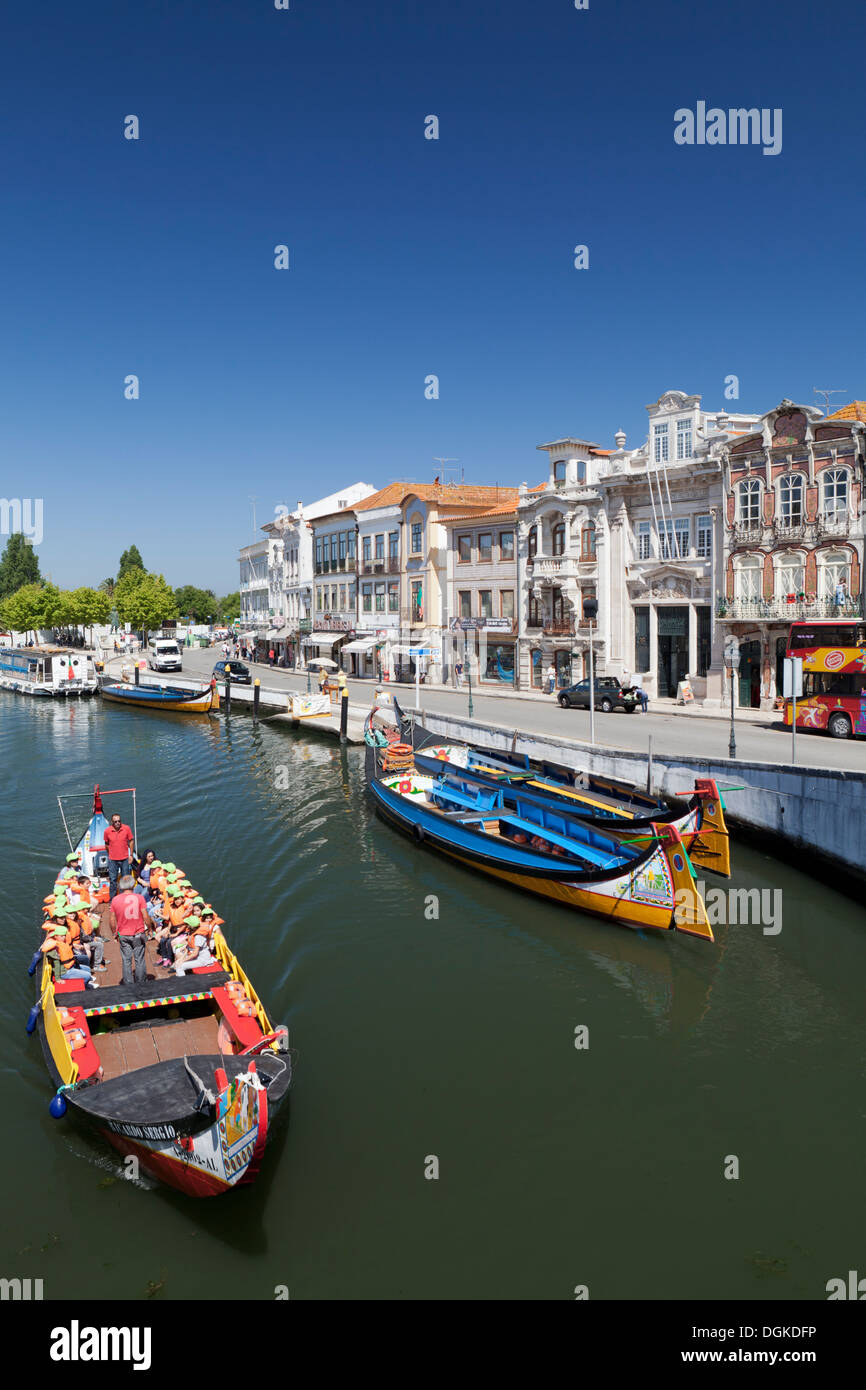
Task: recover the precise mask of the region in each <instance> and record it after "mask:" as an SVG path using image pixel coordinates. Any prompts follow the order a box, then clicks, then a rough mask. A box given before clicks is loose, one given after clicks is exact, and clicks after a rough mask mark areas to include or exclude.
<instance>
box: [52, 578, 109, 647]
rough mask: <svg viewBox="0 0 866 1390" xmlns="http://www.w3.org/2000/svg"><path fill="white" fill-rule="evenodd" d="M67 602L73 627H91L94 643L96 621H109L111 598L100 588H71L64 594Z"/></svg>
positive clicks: (91, 639) (68, 619)
mask: <svg viewBox="0 0 866 1390" xmlns="http://www.w3.org/2000/svg"><path fill="white" fill-rule="evenodd" d="M63 597H64V599H65V600H66V603H67V615H68V616H67V618H66V621H67V622H68V623H69V624H70V626H72V627H87V628H90V642H91V646H92V645H93V628H94V625H95V624H96V623H107V622H108V618H109V614H110V613H111V599H110V598H109V596H108V594H106V593H102V592H101V591H100V590H99V589H88V588H81V589H71V590H69V591H68V592H67V593H65V594H64V595H63Z"/></svg>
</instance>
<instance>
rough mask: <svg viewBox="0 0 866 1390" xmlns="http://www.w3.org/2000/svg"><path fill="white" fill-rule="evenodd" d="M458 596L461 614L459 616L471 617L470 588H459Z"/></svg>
mask: <svg viewBox="0 0 866 1390" xmlns="http://www.w3.org/2000/svg"><path fill="white" fill-rule="evenodd" d="M458 598H459V600H460V616H461V618H471V617H472V594H471V592H470V590H469V589H461V590H460V593H459V594H458Z"/></svg>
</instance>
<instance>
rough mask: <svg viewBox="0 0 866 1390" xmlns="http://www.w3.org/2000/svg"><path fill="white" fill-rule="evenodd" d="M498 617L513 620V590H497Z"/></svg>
mask: <svg viewBox="0 0 866 1390" xmlns="http://www.w3.org/2000/svg"><path fill="white" fill-rule="evenodd" d="M499 616H500V618H511V619H512V621H513V619H514V590H513V589H500V590H499Z"/></svg>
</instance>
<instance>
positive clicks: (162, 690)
mask: <svg viewBox="0 0 866 1390" xmlns="http://www.w3.org/2000/svg"><path fill="white" fill-rule="evenodd" d="M99 693H100V695H101V696H102V698H103V700H108V702H109V704H117V705H128V706H130V708H132V709H149V710H167V711H169V712H173V713H176V714H209V713H210V712H211V710H218V709H219V707H220V697H219V690H218V689H217V684H216V681H211V683H210V685H209V686H205V687H204V688H203V689H200V690H182V689H181V688H180V687H179V686H176V685H132V684H130V685H126V684H123V685H110V684H106V683H103V684H101V685H100V687H99Z"/></svg>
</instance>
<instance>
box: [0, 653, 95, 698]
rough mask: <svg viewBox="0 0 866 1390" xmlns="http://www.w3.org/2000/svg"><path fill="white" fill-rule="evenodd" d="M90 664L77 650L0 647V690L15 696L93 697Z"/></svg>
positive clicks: (93, 680) (93, 684)
mask: <svg viewBox="0 0 866 1390" xmlns="http://www.w3.org/2000/svg"><path fill="white" fill-rule="evenodd" d="M96 688H97V682H96V676H95V674H94V670H93V661H92V659H91V657H90V656H89V655H88V653H87V652H86V651H84V650H82V649H81V648H80V647H48V646H43V647H0V690H12V691H14V692H15V693H16V694H18V695H40V696H42V697H48V698H51V697H55V698H56V697H66V698H68V697H69V696H72V695H78V696H81V695H94V694H95V693H96Z"/></svg>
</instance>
